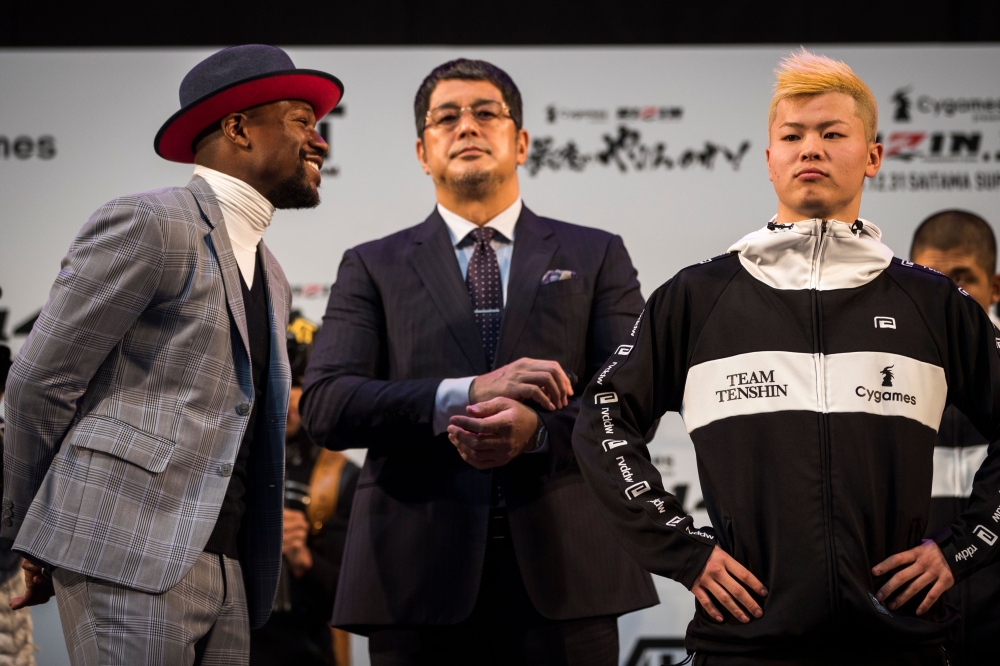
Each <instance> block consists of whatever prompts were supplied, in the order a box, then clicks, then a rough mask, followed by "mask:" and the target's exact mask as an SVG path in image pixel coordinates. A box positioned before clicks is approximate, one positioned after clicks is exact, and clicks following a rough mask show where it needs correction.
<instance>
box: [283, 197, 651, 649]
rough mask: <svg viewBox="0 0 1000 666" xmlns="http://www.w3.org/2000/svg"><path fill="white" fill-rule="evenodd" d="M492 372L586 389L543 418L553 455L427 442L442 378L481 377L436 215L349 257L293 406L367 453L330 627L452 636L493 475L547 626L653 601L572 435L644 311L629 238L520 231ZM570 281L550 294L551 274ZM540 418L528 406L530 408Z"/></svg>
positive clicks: (334, 437)
mask: <svg viewBox="0 0 1000 666" xmlns="http://www.w3.org/2000/svg"><path fill="white" fill-rule="evenodd" d="M515 236H516V240H515V243H514V252H513V256H512V258H511V269H510V271H511V272H510V278H509V283H508V288H507V294H508V297H507V303H506V305H505V309H504V318H503V322H502V324H501V329H500V340H499V342H498V346H497V352H496V363H495V366H496V367H500V366H502V365H505V364H507V363H510V362H512V361H515V360H517V359H519V358H522V357H530V358H536V359H549V360H555V361H558V362H559V363H560V364H561V365H562V366H563V368H565V369H566V370H568V371H572V372H573V373H575V374H576V375H577V376H578V377H579V378H580V382H579V390H578V392H577V395H576V396H575V397H574V398H572V399H571V400H570V403H569V405H568V406H567V407H565V408H563V409H560V410H557V411H555V412H548V411H546V410H544V409H541V408H538V411H539V414H540V415H541V418H542V420H543V421H544V423H545V425H546V427H547V429H548V442H549V448H548V451H547V452H545V453H537V454H531V455H522V456H520V457H518V458H516V459H515V460H513V461H511V462H510V463H509V464H508V465H506V466H504V467H502V468H497V469H495V470H492V471H479V470H477V469H475V468H473V467H472V466H470V465H469V464H467V463H466V462H465V461H463V460H462V459H461V457H460V456H459V455H458V452H457V451H456V450H455V447H454V446H453V445H452V444H451V443H450V442H449V441H448V438H447V435H439V436H434V434H433V431H432V425H431V424H432V419H433V415H434V401H435V394H436V391H437V387H438V384H439V383H440V381H441V380H442V379H445V378H448V377H467V376H470V375H481V374H484V373H486V372H488V370H489V368H488V367H487V362H486V357H485V354H484V352H483V346H482V342H481V341H480V337H479V330H478V328H477V327H476V322H475V319H474V317H473V314H472V304H471V301H470V299H469V295H468V291H467V290H466V286H465V281H464V280H463V278H462V274H461V271H460V270H459V267H458V262H457V261H456V258H455V251H454V247H453V245H452V243H451V239H450V237H449V235H448V230H447V227H446V225H445V223H444V220H442V219H441V216H440V215H439V214H438V213H437V211H436V210H435V211H434V212H433V213H432V214H431V216H430V217H428V218H427V220H426V221H424V222H423V223H422V224H419V225H417V226H415V227H411V228H409V229H405V230H403V231H400V232H398V233H396V234H393V235H391V236H388V237H386V238H383V239H380V240H377V241H373V242H370V243H366V244H364V245H361V246H358V247H356V248H354V249H351V250H348V251H347V252H346V253H345V255H344V259H343V261H342V262H341V265H340V271H339V274H338V276H337V282H336V284H335V285H334V286H333V287H332V289H331V292H330V301H329V305H328V308H327V312H326V315H325V317H324V319H323V327H322V329H321V330H320V332H319V333H318V336H317V338H316V340H315V345H314V349H313V353H312V358H311V361H310V364H309V368H308V370H307V372H306V380H305V389H304V392H303V396H302V403H301V407H302V417H303V423H304V425H305V427H306V428H307V430H308V432H309V434H310V435H311V436H312V437H313V438H314V440H315V441H316V442H317V443H319V444H322V445H324V446H327V447H329V448H332V449H347V448H354V447H364V448H367V449H368V456H367V459H366V460H365V464H364V468H363V469H362V471H361V476H360V478H359V481H358V489H357V494H356V496H355V501H354V509H353V513H352V515H351V520H350V526H349V528H348V536H347V545H346V549H345V552H344V561H343V566H342V569H341V577H340V582H339V586H338V593H337V599H336V605H335V608H334V614H333V623H334V624H335V625H339V626H346V627H351V628H352V629H353V630H355V631H360V632H364V631H366V628H367V627H371V626H379V625H381V626H384V625H404V624H405V625H440V624H454V623H457V622H460V621H461V620H463V619H465V618H466V617H468V616H469V614H470V613H471V612H472V608H473V605H474V604H475V600H476V596H477V593H478V590H479V582H480V578H481V576H482V567H483V558H484V555H485V552H486V527H487V521H488V515H489V510H490V490H491V487H492V476H493V474H502V475H503V477H504V478H503V484H504V492H505V498H506V503H507V509H508V516H509V522H510V528H511V534H512V538H513V542H514V547H515V552H516V553H517V559H518V563H519V565H520V569H521V573H522V576H523V578H524V583H525V587H526V588H527V590H528V594H529V596H530V598H531V601H532V602H533V603H534V605H535V607H536V608H537V609H538V611H539V612H540V613H541V614H542V615H544V616H546V617H549V618H552V619H559V620H565V619H573V618H581V617H592V616H599V615H615V614H621V613H627V612H629V611H633V610H637V609H639V608H644V607H647V606H651V605H653V604H655V603H657V597H656V592H655V590H654V588H653V584H652V580H651V578H650V576H649V574H648V573H646V572H645V571H643V570H642V569H640V568H639V566H638V565H637V564H636V563H635V561H633V560H632V559H631V558H630V557H629V556H628V555H627V554H626V553H625V551H624V550H623V549H622V548H621V546H619V545H618V543H617V542H616V541H615V539H614V537H613V536H612V534H611V531H610V530H609V529H608V527H607V526H606V525H605V523H604V519H603V517H602V516H601V514H600V511H599V509H598V506H597V504H596V502H595V500H594V498H593V497H592V495H591V493H590V491H589V489H588V488H587V486H586V484H585V483H584V480H583V477H582V476H581V474H580V470H579V467H578V465H577V463H576V459H575V457H574V454H573V448H572V443H571V436H572V432H573V424H574V422H575V420H576V415H577V413H578V412H579V400H580V398H579V396H580V394H582V388H583V386H585V385H586V383H587V382H589V381H590V378H591V377H592V376H593V375H594V373H595V372H597V371H598V369H599V368H600V367H601V366H602V365H603V363H604V361H605V360H606V359H607V358H608V356H609V355H610V354H611V353H613V352H614V351H615V349H616V348H617V346H618V344H620V343H621V342H623V341H625V340H626V339H627V338H628V336H629V331H630V330H631V327H632V325H633V324H634V323H635V321H636V318H637V317H638V316H639V314H640V312H641V311H642V308H643V300H642V296H641V294H640V292H639V282H638V280H637V279H636V271H635V269H634V268H633V267H632V262H631V260H630V259H629V256H628V253H627V252H626V250H625V247H624V244H623V243H622V240H621V238H620V237H618V236H614V235H612V234H609V233H607V232H604V231H600V230H597V229H591V228H587V227H581V226H577V225H572V224H567V223H565V222H558V221H556V220H550V219H546V218H542V217H538V216H536V215H535V214H534V213H532V212H531V211H530V210H528V209H527V208H526V207H525V208H523V209H522V212H521V216H520V218H519V219H518V222H517V227H516V232H515ZM552 269H562V270H569V271H574V272H575V273H576V277H575V278H574V279H568V280H561V281H556V282H550V283H548V284H542V276H543V275H544V274H545V273H546V272H547V271H549V270H552ZM536 407H537V406H536Z"/></svg>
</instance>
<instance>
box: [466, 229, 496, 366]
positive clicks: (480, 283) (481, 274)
mask: <svg viewBox="0 0 1000 666" xmlns="http://www.w3.org/2000/svg"><path fill="white" fill-rule="evenodd" d="M494 235H496V229H491V228H489V227H480V228H478V229H475V230H473V231H471V232H469V236H467V237H471V238H472V240H473V241H474V242H475V244H476V249H475V251H474V252H473V253H472V258H471V259H470V260H469V271H468V273H466V276H465V286H466V287H467V288H468V290H469V296H470V297H471V298H472V312H473V314H474V315H475V316H476V324H477V325H478V326H479V337H480V339H482V341H483V351H485V352H486V362H487V363H489V367H490V368H492V367H493V359H494V356H495V355H496V351H497V340H499V339H500V320H501V319H502V318H503V282H502V281H501V280H500V264H499V263H497V253H496V252H494V251H493V246H492V245H490V241H492V240H493V236H494Z"/></svg>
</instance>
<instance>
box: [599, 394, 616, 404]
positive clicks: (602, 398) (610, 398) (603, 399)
mask: <svg viewBox="0 0 1000 666" xmlns="http://www.w3.org/2000/svg"><path fill="white" fill-rule="evenodd" d="M609 402H618V394H617V393H614V392H612V391H608V392H607V393H598V394H596V395H595V396H594V404H595V405H606V404H608V403H609Z"/></svg>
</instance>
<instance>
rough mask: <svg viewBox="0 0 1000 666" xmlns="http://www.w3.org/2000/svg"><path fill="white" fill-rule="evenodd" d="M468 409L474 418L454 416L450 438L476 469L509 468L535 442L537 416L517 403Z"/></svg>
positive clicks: (504, 401) (493, 402)
mask: <svg viewBox="0 0 1000 666" xmlns="http://www.w3.org/2000/svg"><path fill="white" fill-rule="evenodd" d="M508 367H509V366H508ZM467 410H468V412H469V414H471V416H453V417H451V425H449V426H448V439H449V440H451V443H452V444H454V445H455V448H456V449H458V453H459V455H460V456H462V459H463V460H464V461H465V462H467V463H469V464H470V465H472V466H473V467H475V468H476V469H490V468H492V467H500V466H502V465H506V464H507V463H509V462H510V461H511V460H513V459H514V458H516V457H517V456H519V455H521V453H522V452H523V451H524V450H525V449H526V448H527V447H528V446H529V445H532V446H534V444H535V443H536V442H535V433H537V432H538V426H539V418H538V414H536V413H535V411H534V410H533V409H531V408H530V407H525V406H524V405H522V404H521V403H520V402H518V401H517V400H512V399H510V398H493V399H492V400H488V401H486V402H483V403H480V404H476V405H469V406H468V407H467Z"/></svg>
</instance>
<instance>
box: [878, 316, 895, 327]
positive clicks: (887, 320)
mask: <svg viewBox="0 0 1000 666" xmlns="http://www.w3.org/2000/svg"><path fill="white" fill-rule="evenodd" d="M875 328H893V329H894V328H896V320H895V319H893V318H892V317H875Z"/></svg>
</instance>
